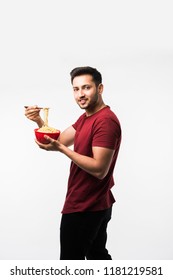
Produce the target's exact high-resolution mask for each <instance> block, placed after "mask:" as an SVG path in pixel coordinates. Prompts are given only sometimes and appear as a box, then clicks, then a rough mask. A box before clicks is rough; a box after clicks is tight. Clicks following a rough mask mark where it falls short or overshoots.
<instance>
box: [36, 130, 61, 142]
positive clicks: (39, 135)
mask: <svg viewBox="0 0 173 280" xmlns="http://www.w3.org/2000/svg"><path fill="white" fill-rule="evenodd" d="M38 129H39V128H35V129H34V132H35V136H36V139H37V140H38V142H40V143H42V144H48V143H49V140H46V139H45V138H44V135H48V136H49V137H51V138H53V139H54V140H57V139H58V137H59V135H60V130H57V132H41V131H38Z"/></svg>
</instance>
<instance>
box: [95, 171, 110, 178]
mask: <svg viewBox="0 0 173 280" xmlns="http://www.w3.org/2000/svg"><path fill="white" fill-rule="evenodd" d="M106 175H107V172H105V171H100V172H97V173H96V174H95V177H96V178H97V179H99V180H103V179H104V178H105V177H106Z"/></svg>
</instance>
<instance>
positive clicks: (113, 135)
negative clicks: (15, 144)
mask: <svg viewBox="0 0 173 280" xmlns="http://www.w3.org/2000/svg"><path fill="white" fill-rule="evenodd" d="M73 127H74V129H75V130H76V134H75V139H74V151H75V152H77V153H79V154H81V155H85V156H88V157H92V156H93V154H92V147H94V146H95V147H96V146H97V147H105V148H109V149H113V150H115V152H114V156H113V160H112V163H111V166H110V168H109V171H108V173H107V175H106V176H105V177H104V178H103V179H98V178H96V177H94V176H92V175H90V174H89V173H87V172H86V171H84V170H82V169H81V168H80V167H78V166H77V165H76V164H75V163H74V162H71V167H70V175H69V180H68V189H67V195H66V200H65V203H64V207H63V210H62V213H64V214H65V213H72V212H83V211H98V210H104V209H107V208H109V207H110V206H111V205H112V204H113V203H114V202H115V199H114V197H113V194H112V192H111V190H110V189H111V188H112V186H113V185H114V179H113V170H114V166H115V163H116V159H117V155H118V151H119V147H120V142H121V127H120V123H119V120H118V119H117V117H116V115H115V114H114V113H113V112H112V111H111V110H110V107H109V106H106V107H104V108H103V109H101V110H100V111H98V112H96V113H95V114H93V115H91V116H88V117H87V116H86V114H85V113H84V114H83V115H81V116H80V117H79V119H78V120H77V121H76V123H75V124H73Z"/></svg>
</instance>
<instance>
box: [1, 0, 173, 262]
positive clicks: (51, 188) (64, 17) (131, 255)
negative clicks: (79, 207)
mask: <svg viewBox="0 0 173 280" xmlns="http://www.w3.org/2000/svg"><path fill="white" fill-rule="evenodd" d="M171 2H172V1H167V0H164V1H161V0H158V1H154V0H145V1H138V0H136V1H135V0H131V1H128V0H119V1H113V0H112V1H111V0H107V1H105V0H104V1H102V0H99V1H98V0H95V1H93V0H92V1H91V0H88V1H81V0H73V1H70V0H69V1H67V0H65V1H55V0H49V1H45V0H42V1H39V0H29V1H23V0H21V1H19V0H16V1H10V0H6V1H5V0H3V1H1V2H0V41H1V42H0V104H1V110H0V114H1V115H0V117H1V137H0V162H1V167H0V259H4V260H9V259H14V260H15V259H16V260H17V259H21V260H22V259H23V260H24V259H40V260H41V259H59V223H60V218H61V213H60V212H61V209H62V206H63V203H64V198H65V194H66V185H67V179H68V174H69V165H70V161H69V159H67V158H66V157H65V156H64V155H62V154H59V153H53V152H45V151H42V150H40V149H38V147H37V146H36V144H35V142H34V133H33V129H34V128H35V124H34V123H32V122H30V121H29V120H27V119H26V118H25V116H24V108H23V106H24V105H33V104H38V105H40V106H49V107H50V108H51V110H50V115H49V124H50V125H51V126H54V127H57V128H58V129H60V130H63V129H65V128H66V127H67V126H69V125H71V124H72V123H73V122H74V121H75V120H76V119H77V118H78V116H79V115H80V114H81V113H83V111H81V110H80V109H79V108H78V107H77V105H76V104H75V101H74V99H73V94H72V88H71V84H70V76H69V72H70V71H71V70H72V69H73V68H74V67H76V66H84V65H89V66H93V67H96V68H97V69H98V70H99V71H100V72H101V73H102V75H103V83H104V86H105V90H104V95H103V97H104V101H105V103H106V104H108V105H110V106H111V109H112V110H113V111H114V112H115V113H116V114H117V116H118V118H119V119H120V121H121V125H122V131H123V140H122V145H121V149H120V153H119V158H118V161H117V166H116V169H115V173H114V176H115V181H116V185H115V187H114V195H115V197H116V200H117V202H116V204H115V206H114V210H113V219H112V221H111V223H110V225H109V228H108V249H109V250H110V252H111V254H112V257H113V259H117V260H123V259H124V260H125V259H126V260H127V259H129V260H132V259H139V260H140V259H148V260H149V259H156V260H158V259H172V258H173V224H172V213H173V205H172V198H173V191H172V187H173V177H172V166H173V148H172V145H173V144H172V143H173V125H172V121H173V109H172V107H173V106H172V105H173V37H172V26H173V19H172V9H171Z"/></svg>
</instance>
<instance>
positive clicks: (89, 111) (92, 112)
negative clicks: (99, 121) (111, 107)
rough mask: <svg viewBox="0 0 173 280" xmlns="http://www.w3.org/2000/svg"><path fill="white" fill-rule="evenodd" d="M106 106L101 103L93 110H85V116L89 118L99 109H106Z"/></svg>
mask: <svg viewBox="0 0 173 280" xmlns="http://www.w3.org/2000/svg"><path fill="white" fill-rule="evenodd" d="M106 106H107V105H106V104H105V103H104V102H101V103H100V104H99V105H98V106H96V107H95V108H94V109H93V110H86V116H87V117H89V116H91V115H93V114H95V113H96V112H98V111H100V110H101V109H103V108H104V107H106Z"/></svg>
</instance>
